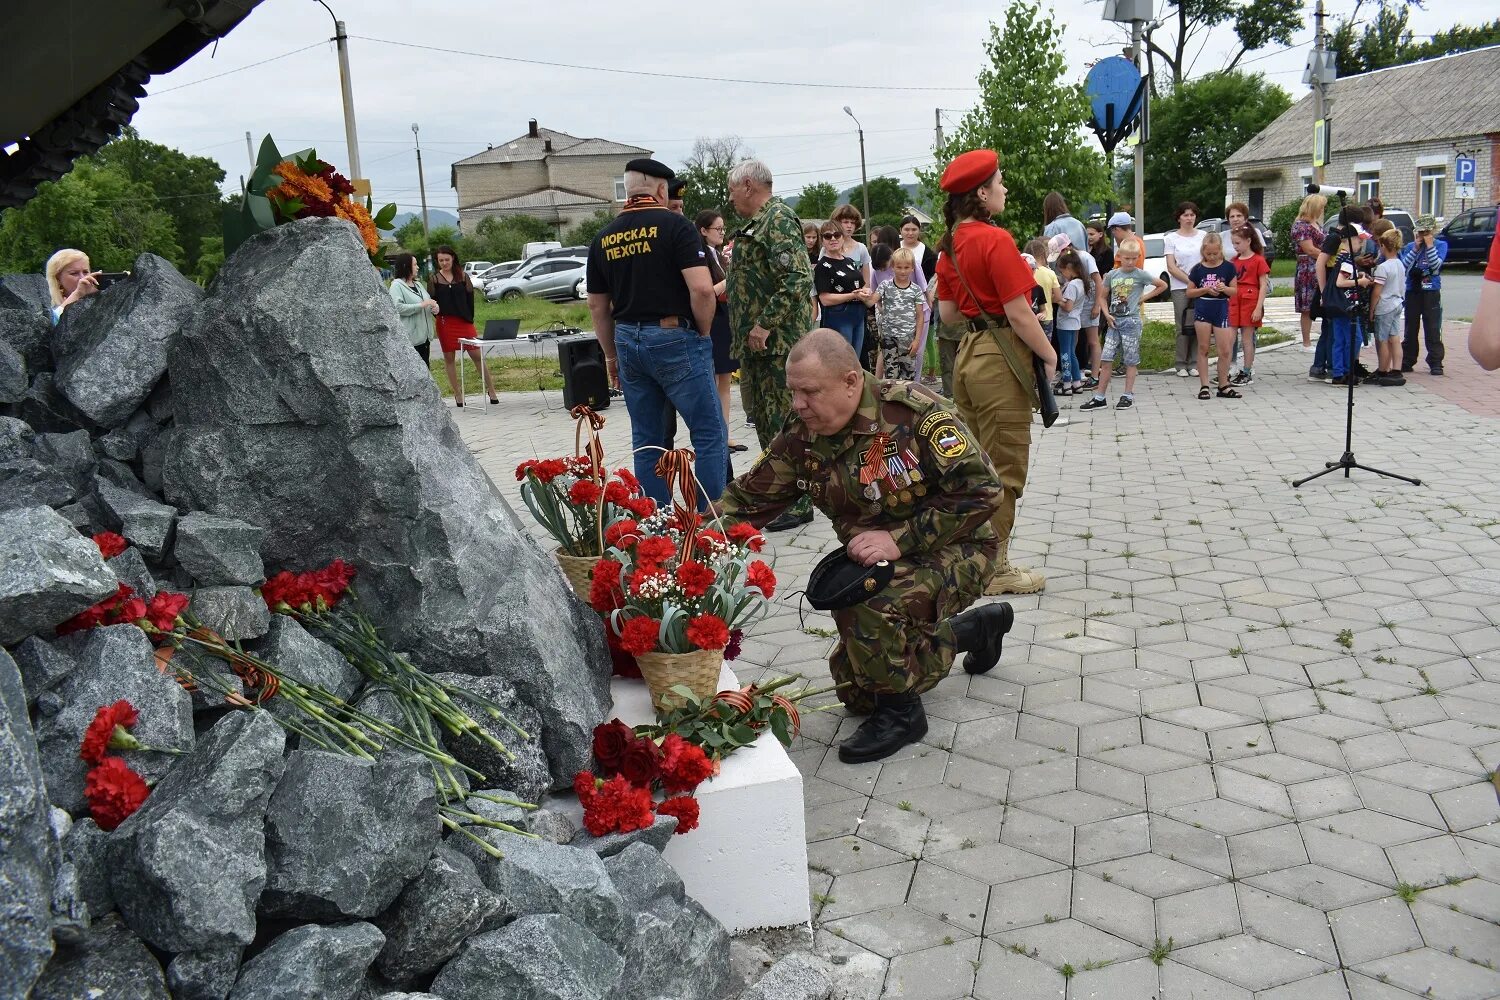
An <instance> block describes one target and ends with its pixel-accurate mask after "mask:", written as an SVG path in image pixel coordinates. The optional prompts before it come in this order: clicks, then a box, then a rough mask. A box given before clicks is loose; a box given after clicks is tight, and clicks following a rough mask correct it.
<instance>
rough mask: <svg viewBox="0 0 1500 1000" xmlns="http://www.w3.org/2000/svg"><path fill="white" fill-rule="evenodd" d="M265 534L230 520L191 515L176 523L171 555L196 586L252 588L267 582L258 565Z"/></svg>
mask: <svg viewBox="0 0 1500 1000" xmlns="http://www.w3.org/2000/svg"><path fill="white" fill-rule="evenodd" d="M264 534H265V532H263V531H262V530H261V529H259V528H257V527H256V526H255V525H253V524H246V523H245V522H244V521H238V520H235V519H234V518H232V517H216V516H214V515H213V514H203V513H198V512H194V513H192V514H185V515H183V517H182V519H181V520H179V521H178V522H177V545H176V546H175V547H174V548H173V550H172V553H173V555H175V556H176V557H177V562H178V563H179V564H180V565H181V566H182V568H183V569H185V570H187V571H188V572H189V573H191V574H193V579H194V580H197V581H198V583H199V584H202V585H205V586H206V585H211V584H242V585H244V586H249V587H254V586H256V585H258V584H260V583H261V582H262V581H264V580H265V578H266V568H265V565H264V564H263V563H262V562H261V561H260V540H261V537H262V536H263V535H264Z"/></svg>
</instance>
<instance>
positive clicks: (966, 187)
mask: <svg viewBox="0 0 1500 1000" xmlns="http://www.w3.org/2000/svg"><path fill="white" fill-rule="evenodd" d="M940 184H941V186H942V189H943V190H944V191H946V192H948V201H947V203H946V204H945V205H944V206H943V218H944V221H946V222H947V225H948V233H947V235H946V236H944V237H943V242H942V250H943V254H942V256H941V257H940V258H939V260H938V282H939V296H938V309H939V311H940V314H941V316H942V320H943V322H944V323H955V324H960V323H961V324H963V325H965V326H966V327H967V330H968V332H966V333H965V334H964V337H963V341H962V342H961V343H960V344H959V348H958V360H957V362H956V364H955V366H954V374H953V396H954V401H955V402H956V403H957V404H958V411H959V414H960V415H961V416H962V417H963V419H964V422H965V423H966V424H968V426H969V429H970V430H971V431H973V432H974V434H975V435H976V436H977V437H978V438H979V443H980V445H981V446H982V447H983V448H984V450H985V451H986V452H987V453H988V454H989V457H990V461H991V462H992V463H993V464H994V466H995V471H996V472H997V473H998V474H999V477H1000V484H1001V486H1002V487H1004V499H1003V501H1002V503H1001V505H1000V509H999V510H998V511H997V512H996V513H995V516H994V519H993V520H992V521H991V522H990V523H991V524H992V525H993V526H994V528H995V534H996V535H997V536H999V539H1000V559H999V564H998V565H999V568H998V570H997V571H996V574H995V577H994V579H993V580H991V581H990V583H989V586H988V587H986V589H985V593H986V594H1034V593H1036V592H1038V591H1040V590H1041V589H1042V588H1043V587H1044V586H1046V582H1047V581H1046V579H1045V578H1044V577H1043V576H1042V574H1040V573H1038V572H1036V571H1035V570H1030V569H1025V568H1023V567H1020V566H1016V565H1014V564H1013V563H1011V561H1010V556H1009V553H1010V533H1011V528H1012V527H1014V525H1015V521H1016V501H1017V500H1018V499H1020V496H1021V493H1022V491H1023V490H1024V489H1025V487H1026V463H1027V458H1028V453H1029V451H1030V449H1031V411H1032V405H1033V402H1034V401H1035V400H1036V398H1037V396H1036V377H1035V375H1034V373H1033V371H1032V355H1033V354H1035V355H1036V356H1037V357H1040V358H1041V359H1042V360H1043V362H1044V363H1045V364H1046V365H1047V368H1048V369H1049V372H1050V371H1051V370H1055V369H1056V367H1057V353H1056V352H1055V351H1054V350H1053V349H1052V344H1051V343H1050V342H1049V341H1048V339H1047V335H1046V334H1045V333H1043V332H1042V326H1041V323H1039V322H1038V321H1037V318H1036V314H1035V313H1033V312H1032V311H1031V289H1032V286H1033V285H1034V284H1035V283H1036V282H1035V279H1034V278H1033V277H1032V270H1031V268H1029V267H1027V266H1026V263H1025V261H1023V260H1022V259H1021V254H1020V252H1019V251H1018V250H1017V249H1016V243H1015V240H1013V239H1012V238H1011V235H1010V233H1008V232H1006V231H1005V230H1004V229H1001V228H1000V227H999V226H996V225H995V224H994V223H993V222H991V221H990V217H991V216H994V215H998V214H1000V213H1001V212H1003V211H1004V210H1005V184H1004V182H1003V180H1002V178H1001V174H1000V158H999V156H997V155H996V154H995V153H994V152H993V151H992V150H988V149H976V150H971V151H969V152H967V153H964V154H963V155H961V156H959V157H957V158H955V159H954V160H953V162H952V163H950V164H948V167H947V169H946V170H944V171H943V176H942V179H941V181H940ZM1048 378H1049V379H1050V378H1051V375H1050V374H1049V376H1048Z"/></svg>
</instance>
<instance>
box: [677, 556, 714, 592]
mask: <svg viewBox="0 0 1500 1000" xmlns="http://www.w3.org/2000/svg"><path fill="white" fill-rule="evenodd" d="M717 579H718V576H717V575H715V574H714V571H713V570H711V569H709V568H708V567H707V566H705V565H703V564H702V563H701V562H697V561H694V560H689V561H687V562H685V563H683V564H682V565H681V566H679V567H677V582H678V583H680V584H682V589H683V592H684V593H686V594H687V595H688V596H689V597H702V596H703V595H704V594H706V593H708V588H709V587H712V586H713V585H714V581H716V580H717Z"/></svg>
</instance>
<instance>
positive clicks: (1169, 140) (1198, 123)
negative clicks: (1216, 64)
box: [1132, 73, 1292, 233]
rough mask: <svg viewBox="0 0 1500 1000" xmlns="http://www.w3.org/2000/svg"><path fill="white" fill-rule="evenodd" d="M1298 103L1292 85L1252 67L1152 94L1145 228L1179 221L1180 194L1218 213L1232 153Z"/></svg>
mask: <svg viewBox="0 0 1500 1000" xmlns="http://www.w3.org/2000/svg"><path fill="white" fill-rule="evenodd" d="M1291 105H1292V99H1291V98H1290V97H1289V96H1288V95H1287V93H1286V91H1284V90H1282V89H1281V88H1280V87H1278V86H1276V85H1275V84H1273V83H1267V82H1266V79H1265V77H1263V76H1261V75H1259V74H1255V75H1249V74H1245V73H1213V74H1210V75H1209V76H1203V77H1199V78H1198V79H1196V80H1189V81H1187V82H1186V83H1184V84H1182V85H1181V86H1180V87H1178V88H1177V89H1176V90H1174V91H1172V92H1171V93H1170V94H1167V95H1165V96H1164V97H1162V98H1161V99H1160V100H1159V101H1155V102H1153V103H1152V105H1151V138H1150V141H1149V142H1148V143H1147V144H1146V194H1147V198H1146V221H1145V226H1144V227H1143V228H1142V230H1141V231H1142V232H1150V233H1154V232H1161V231H1164V230H1167V229H1172V228H1174V227H1175V226H1176V222H1175V220H1174V219H1173V214H1174V210H1175V208H1176V206H1177V203H1178V202H1180V201H1193V202H1197V204H1198V206H1199V208H1200V209H1201V210H1202V211H1203V213H1204V214H1206V215H1218V214H1219V209H1220V208H1221V207H1222V206H1223V205H1224V195H1225V191H1226V183H1225V175H1224V165H1223V164H1224V160H1225V158H1226V157H1228V156H1229V155H1230V154H1231V153H1233V152H1234V151H1235V150H1237V149H1239V148H1240V147H1241V146H1243V145H1244V144H1245V143H1247V142H1249V141H1250V139H1251V138H1252V137H1254V136H1255V135H1256V134H1257V133H1258V132H1260V130H1261V129H1263V128H1265V127H1266V126H1267V125H1269V124H1270V123H1271V122H1273V121H1275V120H1276V118H1277V117H1279V116H1280V115H1281V113H1282V112H1283V111H1285V110H1286V109H1287V108H1289V107H1291ZM1133 183H1134V181H1133V178H1132V185H1133Z"/></svg>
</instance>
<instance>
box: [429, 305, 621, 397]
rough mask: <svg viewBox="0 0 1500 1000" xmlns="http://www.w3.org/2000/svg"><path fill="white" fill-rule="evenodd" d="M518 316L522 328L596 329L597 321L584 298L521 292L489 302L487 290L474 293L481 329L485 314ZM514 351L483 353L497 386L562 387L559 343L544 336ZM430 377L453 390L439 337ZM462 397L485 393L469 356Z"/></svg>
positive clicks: (446, 394)
mask: <svg viewBox="0 0 1500 1000" xmlns="http://www.w3.org/2000/svg"><path fill="white" fill-rule="evenodd" d="M492 319H518V320H520V321H521V333H522V334H523V335H524V334H526V333H529V332H531V331H532V330H544V329H547V328H548V327H553V326H557V325H562V326H576V327H578V328H579V329H581V330H592V329H593V328H594V321H593V319H592V318H591V317H590V316H589V307H588V305H587V304H585V303H583V302H569V303H566V304H563V305H559V304H557V303H554V302H548V301H546V300H545V299H533V298H522V299H512V300H511V301H509V302H486V301H485V300H484V296H483V295H478V296H476V297H475V302H474V325H475V326H476V327H478V328H479V330H480V331H481V332H482V331H483V330H484V324H485V321H486V320H492ZM518 350H519V352H520V354H519V355H518V356H516V357H509V356H502V355H500V354H491V355H489V356H488V357H486V358H485V363H486V364H487V365H488V366H489V369H490V372H491V373H492V374H493V376H494V379H495V389H496V391H498V392H535V391H536V390H537V389H553V390H558V391H561V389H562V387H563V380H562V369H560V368H559V367H558V365H557V344H556V342H555V341H551V340H544V341H542V342H540V343H539V344H536V345H535V346H531V345H526V344H523V345H522V346H521V347H519V348H518ZM431 369H432V380H433V382H434V383H436V384H437V387H438V391H439V392H441V393H442V394H443V396H444V397H450V396H452V395H453V392H452V390H450V389H449V388H448V376H447V375H446V374H445V373H444V371H443V353H442V350H441V348H439V347H438V345H437V344H436V342H434V343H433V346H432V364H431ZM463 375H464V399H465V400H466V401H467V400H470V399H479V398H482V397H483V395H484V389H483V383H482V382H481V380H480V377H479V370H478V369H477V368H475V367H474V365H473V364H472V363H471V362H470V360H469V358H468V357H465V358H464V371H463Z"/></svg>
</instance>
